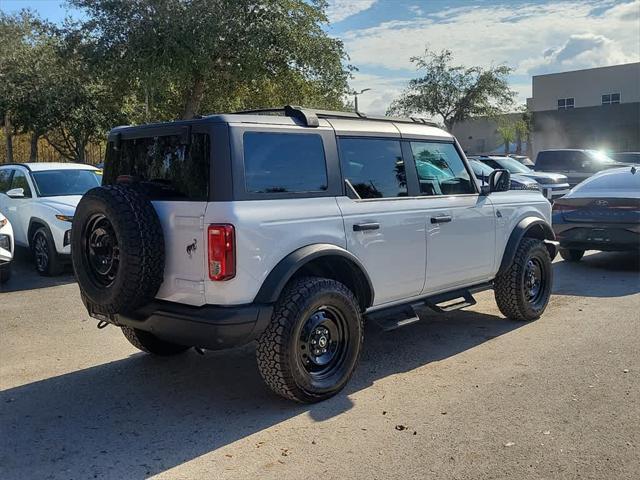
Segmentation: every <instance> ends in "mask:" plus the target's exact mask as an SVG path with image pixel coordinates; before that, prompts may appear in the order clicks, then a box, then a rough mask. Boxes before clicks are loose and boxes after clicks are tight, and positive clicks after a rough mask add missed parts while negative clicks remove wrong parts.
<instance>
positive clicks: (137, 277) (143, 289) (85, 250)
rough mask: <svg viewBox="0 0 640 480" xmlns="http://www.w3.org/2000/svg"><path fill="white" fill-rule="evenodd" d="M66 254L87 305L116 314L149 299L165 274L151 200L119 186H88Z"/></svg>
mask: <svg viewBox="0 0 640 480" xmlns="http://www.w3.org/2000/svg"><path fill="white" fill-rule="evenodd" d="M71 258H72V261H73V268H74V271H75V274H76V278H77V280H78V284H79V285H80V290H81V293H82V297H83V300H85V303H86V304H87V307H88V308H90V309H93V310H94V311H95V312H98V313H103V314H115V313H121V312H127V311H133V310H136V309H137V308H139V307H142V306H143V305H145V304H147V303H149V302H150V301H151V300H152V299H153V298H154V297H155V295H156V293H157V292H158V289H159V288H160V285H161V283H162V280H163V276H164V237H163V234H162V226H161V225H160V220H159V219H158V215H157V214H156V211H155V209H154V208H153V205H151V202H150V201H149V200H148V199H147V197H145V196H144V195H143V194H142V193H140V192H138V191H136V190H134V189H132V188H131V187H127V186H123V185H106V186H102V187H97V188H93V189H91V190H89V191H88V192H87V193H86V194H85V195H84V196H83V197H82V199H81V200H80V203H79V204H78V207H77V208H76V212H75V215H74V217H73V228H72V231H71Z"/></svg>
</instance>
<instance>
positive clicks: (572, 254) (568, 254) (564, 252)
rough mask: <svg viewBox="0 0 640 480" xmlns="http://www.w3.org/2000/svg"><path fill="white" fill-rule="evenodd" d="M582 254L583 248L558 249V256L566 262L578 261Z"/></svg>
mask: <svg viewBox="0 0 640 480" xmlns="http://www.w3.org/2000/svg"><path fill="white" fill-rule="evenodd" d="M583 255H584V250H569V249H567V248H561V249H560V256H561V257H562V258H563V259H564V260H566V261H567V262H579V261H580V260H581V259H582V256H583Z"/></svg>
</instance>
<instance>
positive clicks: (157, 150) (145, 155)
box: [102, 133, 210, 201]
mask: <svg viewBox="0 0 640 480" xmlns="http://www.w3.org/2000/svg"><path fill="white" fill-rule="evenodd" d="M187 138H188V137H187ZM209 152H210V141H209V135H207V134H205V133H194V134H192V135H191V141H190V143H189V144H187V142H186V141H185V137H184V136H182V135H162V136H154V137H144V138H131V139H122V140H121V141H120V146H119V148H117V149H116V146H115V144H114V142H109V145H108V147H107V157H106V161H105V169H104V179H103V182H102V183H103V184H104V185H110V184H114V183H119V182H120V183H122V182H127V183H128V182H132V183H137V184H139V185H141V186H142V187H143V189H144V191H145V193H146V194H147V195H149V196H150V197H151V198H152V199H154V200H191V201H206V200H207V196H208V185H209V158H210V155H209Z"/></svg>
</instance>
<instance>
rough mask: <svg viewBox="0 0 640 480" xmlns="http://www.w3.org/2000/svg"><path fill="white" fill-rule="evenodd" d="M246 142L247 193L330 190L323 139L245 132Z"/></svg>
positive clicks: (304, 135) (311, 135) (318, 136)
mask: <svg viewBox="0 0 640 480" xmlns="http://www.w3.org/2000/svg"><path fill="white" fill-rule="evenodd" d="M243 141H244V178H245V187H246V190H247V192H249V193H305V192H324V191H326V190H327V185H328V184H327V166H326V162H325V155H324V147H323V145H322V138H321V137H320V135H317V134H307V133H270V132H245V134H244V137H243Z"/></svg>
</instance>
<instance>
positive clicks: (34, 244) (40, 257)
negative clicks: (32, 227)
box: [31, 227, 64, 277]
mask: <svg viewBox="0 0 640 480" xmlns="http://www.w3.org/2000/svg"><path fill="white" fill-rule="evenodd" d="M31 252H32V253H33V261H34V264H35V267H36V272H38V274H39V275H42V276H45V277H53V276H56V275H60V274H61V273H62V271H63V270H64V265H63V263H62V262H61V261H60V258H59V256H58V252H57V251H56V244H55V242H54V241H53V237H52V236H51V232H49V230H48V229H47V228H46V227H40V228H38V229H37V230H36V231H35V232H33V236H32V237H31Z"/></svg>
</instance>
